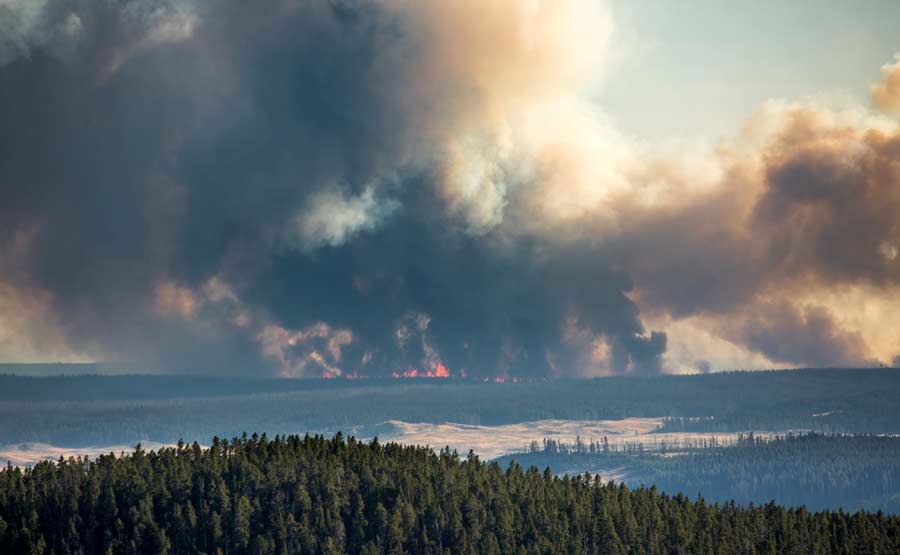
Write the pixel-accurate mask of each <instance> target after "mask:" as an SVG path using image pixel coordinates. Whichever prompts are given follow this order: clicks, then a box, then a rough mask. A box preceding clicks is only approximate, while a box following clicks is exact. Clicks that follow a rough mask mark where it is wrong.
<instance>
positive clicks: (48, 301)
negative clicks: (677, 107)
mask: <svg viewBox="0 0 900 555" xmlns="http://www.w3.org/2000/svg"><path fill="white" fill-rule="evenodd" d="M611 32H612V21H611V19H610V17H609V15H608V14H607V12H606V11H605V10H604V9H603V6H602V5H601V4H600V3H599V2H595V1H593V0H563V1H559V0H557V1H554V2H546V1H537V2H521V1H519V0H496V1H492V2H484V1H482V0H463V1H459V0H436V1H432V2H416V1H412V0H388V1H385V2H368V1H365V0H359V1H341V2H326V1H324V0H314V1H309V2H294V1H290V0H272V1H267V2H261V3H245V2H238V1H231V0H221V1H216V2H190V1H187V0H180V1H179V0H168V1H166V0H130V1H123V2H80V1H75V2H70V1H63V0H47V2H45V3H40V2H37V3H35V2H26V1H19V0H12V1H7V2H3V3H0V64H2V66H0V120H2V121H3V122H4V125H5V128H6V129H7V130H9V131H8V132H6V133H4V134H2V136H0V176H2V181H0V195H2V202H0V356H2V357H4V358H8V359H40V358H43V359H46V358H52V359H104V360H122V361H133V362H135V363H140V364H141V365H143V366H145V367H150V368H159V369H163V370H172V371H208V372H247V373H265V372H278V373H281V374H282V375H289V376H320V375H368V376H379V375H391V374H393V373H395V372H398V373H401V374H402V373H404V372H411V371H413V370H417V371H419V372H421V373H426V372H435V369H437V368H441V369H442V370H441V372H442V373H443V372H444V371H445V370H446V369H449V371H450V372H451V373H453V374H455V375H462V374H463V373H465V374H467V375H469V376H495V375H507V374H508V375H514V376H544V375H573V374H600V373H614V372H633V373H654V372H658V371H661V370H681V369H685V368H696V369H702V370H704V371H708V370H709V369H711V368H720V367H722V366H723V365H731V366H735V365H740V364H747V363H748V362H749V363H750V364H753V365H757V366H758V365H782V364H785V365H806V364H814V365H828V364H874V363H877V362H878V361H887V360H890V359H891V357H893V356H894V355H896V354H897V352H900V322H893V321H892V320H890V318H889V317H885V318H887V319H882V320H881V322H882V329H877V330H873V329H870V328H871V327H872V326H871V325H870V324H869V322H871V321H872V320H871V318H872V315H873V314H876V313H877V314H882V313H884V314H887V313H892V309H893V308H897V307H894V306H893V305H892V302H894V301H892V299H896V298H900V297H898V296H897V295H896V294H895V293H896V289H897V285H898V278H900V266H898V263H900V262H898V257H897V249H898V247H900V225H898V224H900V210H898V209H900V206H898V201H900V179H898V161H900V138H898V137H900V135H898V132H897V129H896V123H895V122H891V121H889V120H879V119H878V118H877V117H875V116H871V117H868V118H865V117H862V118H857V119H856V120H852V121H851V119H852V118H851V117H850V116H845V115H842V114H835V113H832V112H830V111H828V110H826V109H819V108H813V107H806V106H787V105H784V106H776V105H772V106H768V107H767V108H766V109H765V110H763V111H762V112H761V114H760V116H759V117H758V118H757V119H756V120H754V122H752V124H751V125H750V126H748V130H747V132H746V133H745V136H741V137H739V138H738V140H736V141H735V143H734V144H731V145H723V146H722V147H721V148H720V149H718V150H708V149H704V148H693V147H690V146H683V145H680V146H677V147H674V148H671V149H667V148H656V147H648V146H646V145H643V144H639V143H636V142H634V141H632V140H630V139H628V138H627V137H624V136H622V135H621V134H619V133H618V132H617V131H616V130H615V128H614V127H613V126H612V125H611V124H610V123H609V121H608V120H607V118H606V117H605V115H604V114H603V113H602V111H601V110H600V109H599V108H598V107H597V106H595V105H594V104H593V103H592V102H590V101H589V100H587V99H588V98H589V97H590V93H591V91H592V90H593V89H594V88H595V87H596V86H597V85H598V80H600V79H601V78H602V77H603V69H604V65H605V58H606V56H607V55H606V42H607V40H608V38H609V35H610V33H611ZM892 75H893V74H892V73H891V72H890V71H889V70H888V69H886V70H885V81H884V83H883V84H881V85H878V86H876V88H875V89H873V99H874V101H875V102H876V103H877V104H878V106H879V107H880V108H881V109H883V110H885V111H890V110H891V109H892V108H891V106H892V104H891V94H892V91H893V92H896V91H894V88H892V83H893V81H892V80H891V79H892ZM895 96H896V95H895ZM857 301H862V303H859V302H857ZM639 307H640V310H639ZM848 307H849V308H848ZM879 311H880V312H879ZM896 313H898V314H900V310H897V311H896ZM642 319H643V320H642ZM645 322H647V323H649V324H651V325H645ZM885 322H887V323H886V324H885ZM893 324H897V325H893ZM885 326H887V329H883V328H884V327H885Z"/></svg>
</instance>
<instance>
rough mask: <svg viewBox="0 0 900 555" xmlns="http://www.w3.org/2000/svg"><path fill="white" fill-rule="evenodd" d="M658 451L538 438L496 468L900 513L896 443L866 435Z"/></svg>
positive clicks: (743, 499)
mask: <svg viewBox="0 0 900 555" xmlns="http://www.w3.org/2000/svg"><path fill="white" fill-rule="evenodd" d="M659 447H660V448H659V449H658V450H655V451H654V450H648V449H644V448H643V447H642V446H640V445H637V444H634V443H628V442H624V443H618V442H612V443H611V442H609V441H605V440H604V439H600V440H599V441H594V440H592V441H590V442H589V443H587V444H586V443H584V442H581V441H576V442H575V443H572V444H565V443H560V442H558V441H555V440H553V439H545V440H544V441H543V443H542V444H538V443H537V442H535V443H533V444H532V445H531V446H529V448H528V450H527V452H525V453H520V454H511V455H507V456H505V457H502V458H501V459H499V460H498V462H500V463H501V464H509V462H510V461H513V460H515V461H518V462H519V463H520V464H527V465H540V466H542V467H543V466H549V467H550V468H552V469H553V471H554V472H558V473H562V472H570V473H571V472H576V473H577V472H586V471H587V472H600V473H606V474H607V475H608V474H610V473H613V472H614V473H615V474H616V475H618V476H620V477H621V479H623V480H625V481H626V482H628V483H629V484H631V485H640V484H654V485H655V486H656V487H657V488H659V489H660V490H661V491H665V492H667V493H670V494H675V493H679V492H683V493H685V494H688V495H692V496H694V495H698V494H701V495H703V496H704V497H705V498H706V499H708V500H711V501H719V502H725V501H728V500H735V501H737V502H738V503H741V504H749V503H756V504H762V503H766V502H768V501H770V500H773V499H774V500H775V501H776V502H778V503H781V504H786V505H794V506H800V505H805V506H807V507H810V508H811V509H828V508H831V509H838V508H843V509H844V510H857V509H867V510H873V511H877V510H882V511H885V512H889V513H893V514H900V438H898V437H883V436H873V435H854V436H849V435H842V434H817V433H809V434H799V435H798V434H787V435H782V436H776V437H774V438H763V437H759V436H755V435H753V434H747V435H740V436H738V438H737V440H736V441H734V442H733V443H721V442H719V441H718V440H715V439H709V440H705V439H703V438H693V439H689V440H686V441H682V442H677V443H674V444H673V443H669V444H662V445H660V446H659Z"/></svg>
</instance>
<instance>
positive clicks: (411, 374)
mask: <svg viewBox="0 0 900 555" xmlns="http://www.w3.org/2000/svg"><path fill="white" fill-rule="evenodd" d="M391 377H392V378H394V379H397V378H449V377H450V370H449V369H448V368H447V367H446V366H444V364H443V363H442V362H438V363H437V366H435V367H434V370H427V371H425V372H419V371H418V370H417V369H415V368H410V369H409V370H404V371H403V372H393V373H391Z"/></svg>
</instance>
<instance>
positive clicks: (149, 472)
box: [0, 435, 900, 555]
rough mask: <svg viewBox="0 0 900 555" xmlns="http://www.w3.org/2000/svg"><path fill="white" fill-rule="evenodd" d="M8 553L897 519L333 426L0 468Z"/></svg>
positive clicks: (585, 544) (685, 535)
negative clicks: (563, 471)
mask: <svg viewBox="0 0 900 555" xmlns="http://www.w3.org/2000/svg"><path fill="white" fill-rule="evenodd" d="M0 552H2V553H16V554H19V553H21V554H50V553H55V554H65V553H123V554H154V555H156V554H173V555H175V554H185V553H206V554H214V553H215V554H218V553H223V554H224V553H228V554H246V553H253V554H310V555H312V554H323V555H324V554H337V553H352V554H357V553H359V554H379V553H380V554H400V553H415V554H425V555H427V554H451V553H453V554H464V555H475V554H484V555H495V554H501V553H504V554H506V553H508V554H516V555H518V554H525V555H530V554H548V555H549V554H553V555H557V554H560V553H571V554H585V555H586V554H601V553H602V554H625V553H648V554H650V553H698V554H708V553H709V554H711V553H717V554H723V555H727V554H738V553H741V554H744V553H747V554H763V553H766V554H768V553H788V554H819V553H822V554H824V553H898V552H900V518H898V517H889V516H885V515H884V514H881V513H877V514H873V513H866V512H860V513H855V514H849V513H845V512H818V513H813V512H809V511H807V510H806V509H805V508H799V509H786V508H784V507H781V506H778V505H775V504H772V503H769V504H766V505H762V506H752V507H746V508H742V507H739V506H738V505H735V504H734V503H725V504H722V505H714V504H709V503H707V502H706V501H704V500H702V499H698V500H691V499H689V498H688V497H686V496H684V495H676V496H669V495H665V494H660V493H659V492H658V491H657V489H656V488H649V489H646V488H639V489H635V490H632V489H629V488H627V487H626V486H624V485H617V484H613V483H605V484H604V483H603V482H602V481H600V479H599V478H592V477H591V476H589V475H580V476H575V477H569V476H565V477H562V478H559V477H554V476H552V475H551V473H550V470H549V469H547V470H545V471H544V472H540V471H538V469H536V468H534V467H531V468H529V469H527V470H525V469H523V467H521V466H519V465H517V464H512V465H510V466H509V467H508V468H507V469H505V470H504V469H503V468H501V466H500V465H499V464H496V463H490V464H486V463H483V462H480V461H479V460H478V458H477V457H475V456H474V455H471V454H470V456H469V457H468V458H467V459H465V460H461V459H460V458H459V457H458V456H457V455H456V453H451V452H449V451H448V450H444V451H442V452H441V453H439V454H437V453H435V452H434V451H432V450H430V449H427V448H420V447H401V446H398V445H395V444H387V445H382V444H380V443H378V442H377V441H373V442H372V443H361V442H358V441H356V440H354V439H353V438H352V437H351V438H350V439H348V440H347V441H345V440H344V439H343V437H341V436H340V435H338V436H336V437H335V438H334V439H332V440H328V439H325V438H323V437H321V436H315V437H310V436H306V437H303V438H301V437H298V436H288V437H281V436H278V437H276V438H275V439H274V440H269V439H267V438H266V437H265V436H262V437H257V436H256V435H254V436H252V437H249V438H247V437H243V438H241V439H235V440H232V441H220V440H218V439H216V440H214V442H213V445H212V446H211V447H210V448H209V449H202V448H201V447H200V446H199V445H197V444H193V445H190V446H188V445H185V444H180V445H179V446H178V447H177V448H169V449H163V450H161V451H159V452H152V451H151V452H145V451H144V450H143V449H141V448H140V446H138V448H137V449H136V450H135V451H134V452H133V453H131V454H129V455H127V456H124V457H115V456H112V455H109V456H102V457H99V458H98V459H96V460H90V461H88V460H84V459H70V460H60V461H59V462H57V463H51V462H43V463H41V464H38V465H37V466H35V467H34V468H30V469H25V470H21V469H18V468H12V467H8V468H6V469H5V470H3V471H0Z"/></svg>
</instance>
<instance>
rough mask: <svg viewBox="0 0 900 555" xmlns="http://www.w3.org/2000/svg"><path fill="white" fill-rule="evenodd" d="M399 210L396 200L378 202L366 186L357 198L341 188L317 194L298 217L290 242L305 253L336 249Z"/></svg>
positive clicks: (369, 187) (289, 237) (388, 199)
mask: <svg viewBox="0 0 900 555" xmlns="http://www.w3.org/2000/svg"><path fill="white" fill-rule="evenodd" d="M399 207H400V205H399V203H397V201H395V200H393V199H390V198H385V199H379V198H378V197H377V196H376V192H375V188H374V186H367V187H366V188H365V189H363V191H362V192H361V193H360V194H358V195H353V194H350V193H348V192H347V190H346V189H345V188H342V187H339V186H332V187H328V188H325V189H322V190H321V191H319V192H318V193H316V194H314V195H313V196H312V198H311V199H310V200H309V202H308V204H307V206H306V208H305V209H304V210H303V211H302V212H301V213H300V214H298V215H297V216H296V218H295V219H294V222H293V226H292V229H290V230H289V231H288V240H289V241H293V242H295V243H297V244H299V245H300V246H301V247H302V248H303V249H305V250H314V249H316V248H318V247H323V246H330V247H336V246H339V245H342V244H344V243H346V242H347V241H349V240H351V239H352V238H353V237H355V236H356V235H357V234H359V233H363V232H366V231H372V230H374V229H376V228H378V226H380V225H381V224H383V223H384V222H385V221H386V220H387V219H388V218H389V217H390V216H391V214H393V213H394V212H395V211H396V210H397V209H398V208H399Z"/></svg>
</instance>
